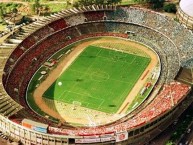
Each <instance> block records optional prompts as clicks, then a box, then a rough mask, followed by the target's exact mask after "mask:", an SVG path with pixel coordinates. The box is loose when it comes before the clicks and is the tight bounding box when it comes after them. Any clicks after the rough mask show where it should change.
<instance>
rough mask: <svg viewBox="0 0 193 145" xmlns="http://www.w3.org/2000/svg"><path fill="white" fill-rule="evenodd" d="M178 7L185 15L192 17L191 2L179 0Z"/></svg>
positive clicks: (192, 1)
mask: <svg viewBox="0 0 193 145" xmlns="http://www.w3.org/2000/svg"><path fill="white" fill-rule="evenodd" d="M180 7H181V9H182V10H183V11H184V12H185V13H186V14H188V15H189V16H191V17H193V0H181V1H180Z"/></svg>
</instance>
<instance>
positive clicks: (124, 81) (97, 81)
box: [71, 69, 130, 84]
mask: <svg viewBox="0 0 193 145" xmlns="http://www.w3.org/2000/svg"><path fill="white" fill-rule="evenodd" d="M71 70H72V71H76V72H79V71H77V70H73V69H71ZM80 73H81V72H80ZM84 74H88V75H90V73H86V72H85V73H84ZM96 76H97V75H96ZM99 77H100V76H99ZM109 79H110V78H109ZM92 80H93V81H96V82H98V81H97V80H94V79H92ZM110 80H114V81H118V82H122V83H127V84H130V83H129V82H127V81H121V80H117V79H113V78H111V79H110Z"/></svg>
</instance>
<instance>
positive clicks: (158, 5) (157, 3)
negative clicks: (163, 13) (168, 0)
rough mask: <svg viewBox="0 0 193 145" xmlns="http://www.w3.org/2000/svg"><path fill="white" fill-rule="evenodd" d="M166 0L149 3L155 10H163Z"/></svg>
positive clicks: (153, 0) (154, 0) (150, 0)
mask: <svg viewBox="0 0 193 145" xmlns="http://www.w3.org/2000/svg"><path fill="white" fill-rule="evenodd" d="M164 2H165V0H149V3H150V4H151V5H152V8H153V9H159V8H162V7H163V5H164Z"/></svg>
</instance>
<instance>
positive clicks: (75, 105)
mask: <svg viewBox="0 0 193 145" xmlns="http://www.w3.org/2000/svg"><path fill="white" fill-rule="evenodd" d="M72 104H73V107H72V110H76V108H77V107H80V106H81V102H79V101H73V102H72Z"/></svg>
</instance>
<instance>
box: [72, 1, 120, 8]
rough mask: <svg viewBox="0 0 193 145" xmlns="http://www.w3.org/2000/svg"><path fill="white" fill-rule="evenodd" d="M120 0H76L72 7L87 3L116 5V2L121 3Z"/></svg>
mask: <svg viewBox="0 0 193 145" xmlns="http://www.w3.org/2000/svg"><path fill="white" fill-rule="evenodd" d="M121 2H122V0H78V1H77V2H75V3H74V4H73V6H74V7H78V6H89V5H93V4H96V5H106V4H108V5H116V4H118V3H121Z"/></svg>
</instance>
